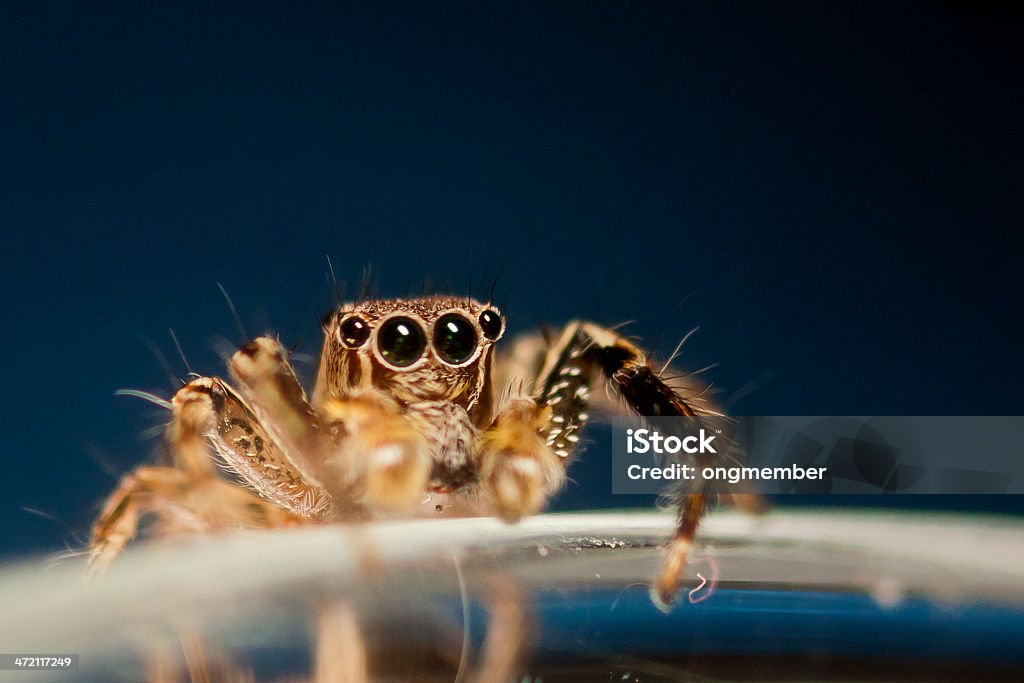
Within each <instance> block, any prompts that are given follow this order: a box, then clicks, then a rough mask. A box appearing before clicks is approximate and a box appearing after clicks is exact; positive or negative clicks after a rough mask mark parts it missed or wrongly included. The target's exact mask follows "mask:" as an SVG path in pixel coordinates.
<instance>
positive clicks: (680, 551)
mask: <svg viewBox="0 0 1024 683" xmlns="http://www.w3.org/2000/svg"><path fill="white" fill-rule="evenodd" d="M539 364H540V370H539V372H538V373H537V375H536V379H535V382H534V396H533V398H532V399H531V401H530V403H531V405H532V406H533V411H534V412H533V415H535V416H537V417H536V420H535V423H539V432H540V436H541V438H542V440H543V445H544V446H545V447H546V449H545V452H546V453H550V454H552V455H553V456H554V458H555V463H556V464H557V466H558V467H557V468H556V467H554V466H553V465H551V464H550V463H548V468H547V470H544V471H543V475H544V476H537V477H535V478H534V482H535V486H537V485H539V484H536V482H541V483H544V482H546V483H547V488H548V489H550V488H551V483H552V482H554V483H555V484H556V485H557V484H559V483H561V481H562V480H563V479H564V468H565V465H566V464H567V463H568V461H569V459H570V457H571V455H572V453H573V451H574V449H575V447H576V444H577V442H578V440H579V436H578V432H579V430H580V429H581V428H582V427H583V426H584V424H585V423H586V421H587V419H588V413H587V408H588V403H589V398H590V390H591V386H592V384H593V383H594V381H596V380H598V379H604V380H607V381H609V382H610V384H611V387H612V388H613V389H614V391H615V393H616V394H617V395H618V396H621V397H622V398H623V399H624V401H625V403H626V404H627V405H628V407H629V408H630V410H631V411H633V412H634V413H636V414H638V415H641V416H679V417H700V416H701V415H714V414H716V413H714V411H712V410H711V409H710V408H709V407H708V406H707V405H705V404H704V402H703V401H702V399H701V392H700V390H698V389H697V388H696V387H679V386H675V387H674V386H671V385H669V384H668V383H667V382H666V381H664V380H662V378H661V376H660V374H661V373H659V372H658V371H656V370H655V369H654V368H653V367H652V365H651V363H650V361H649V359H648V358H647V356H646V355H645V354H644V353H643V351H641V350H640V349H639V348H638V347H637V346H636V345H635V344H633V343H632V342H631V341H629V340H628V339H626V338H625V337H623V336H622V335H620V334H618V333H617V332H615V331H614V330H610V329H608V328H606V327H601V326H599V325H595V324H593V323H588V322H581V321H575V322H572V323H570V324H569V325H567V326H566V327H565V328H564V330H563V332H562V334H561V335H560V336H559V338H558V339H557V340H556V341H555V342H554V343H553V344H551V345H550V346H549V347H548V348H547V351H546V353H545V354H544V356H543V359H542V361H541V362H540V363H539ZM520 412H522V411H520ZM501 419H502V415H499V418H498V420H497V421H496V426H497V427H500V426H501ZM520 422H522V421H520ZM492 429H493V428H492ZM537 461H538V462H545V461H544V459H542V458H538V459H537ZM485 462H486V461H485ZM552 471H554V474H552ZM485 482H486V480H485ZM706 493H707V492H706V491H705V490H704V489H703V488H700V489H698V490H696V491H693V492H692V493H689V494H687V495H684V496H682V497H681V498H680V500H679V503H678V511H679V512H678V518H677V524H676V531H675V534H674V535H673V538H672V540H671V542H670V545H669V549H668V553H667V555H666V558H665V561H664V562H663V564H662V567H661V570H660V571H659V574H658V577H657V580H656V582H655V588H654V590H655V597H656V598H657V600H658V601H659V602H660V603H661V604H662V605H670V604H671V603H672V602H674V600H675V596H676V593H677V592H678V588H679V582H680V578H681V577H682V573H683V571H684V570H685V568H686V560H687V556H688V555H689V552H690V550H691V549H692V547H693V539H694V536H695V534H696V532H697V525H698V524H699V522H700V519H701V517H702V516H703V514H704V510H705V505H706ZM499 498H500V497H499ZM506 516H508V515H506Z"/></svg>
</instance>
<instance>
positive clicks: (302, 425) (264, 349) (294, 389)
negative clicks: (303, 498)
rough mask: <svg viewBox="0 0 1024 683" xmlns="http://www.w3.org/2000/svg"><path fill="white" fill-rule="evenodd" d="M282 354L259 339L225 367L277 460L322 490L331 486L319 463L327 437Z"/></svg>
mask: <svg viewBox="0 0 1024 683" xmlns="http://www.w3.org/2000/svg"><path fill="white" fill-rule="evenodd" d="M287 354H288V352H287V351H286V350H285V349H284V347H283V346H281V342H279V341H278V340H277V339H273V338H271V337H259V338H257V339H254V340H253V341H251V342H249V343H248V344H246V345H245V346H243V347H242V348H241V349H239V350H238V351H237V352H236V353H235V354H234V355H233V356H232V357H231V360H230V362H229V367H230V369H231V374H232V376H233V377H234V378H235V381H236V383H237V385H238V387H239V389H240V390H241V391H242V393H243V394H244V395H245V397H246V399H247V400H248V403H249V405H250V406H251V407H252V410H253V412H254V413H255V414H256V416H257V417H258V418H259V421H260V423H261V424H262V426H263V428H264V429H265V430H267V431H268V432H269V434H270V436H271V438H272V439H273V441H274V444H275V445H276V446H277V448H278V449H279V450H280V453H281V456H282V457H283V458H285V459H287V460H288V462H289V463H291V465H292V466H293V467H294V469H295V470H296V471H297V472H298V473H299V475H300V476H301V477H302V479H303V480H304V481H305V482H306V483H307V484H310V485H312V486H317V487H320V488H324V487H325V486H328V485H329V484H330V482H329V481H327V480H328V479H329V476H328V473H327V472H326V471H325V470H326V465H325V462H324V461H325V458H326V456H327V453H328V451H329V450H330V448H331V442H330V436H329V434H328V433H327V430H326V429H325V425H323V424H322V422H321V420H320V417H319V415H318V414H317V412H316V411H315V410H314V409H313V407H312V406H311V405H310V404H309V401H308V400H307V399H306V393H305V391H303V389H302V385H301V384H299V380H298V379H297V378H296V376H295V371H294V370H292V367H291V365H290V364H289V363H288V360H287ZM332 493H335V494H337V493H339V492H338V491H332Z"/></svg>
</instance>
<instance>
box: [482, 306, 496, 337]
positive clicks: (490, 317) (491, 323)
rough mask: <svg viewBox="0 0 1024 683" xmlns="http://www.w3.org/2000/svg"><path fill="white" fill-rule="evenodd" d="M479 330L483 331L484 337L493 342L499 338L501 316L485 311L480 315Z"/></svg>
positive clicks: (488, 310)
mask: <svg viewBox="0 0 1024 683" xmlns="http://www.w3.org/2000/svg"><path fill="white" fill-rule="evenodd" d="M480 329H482V330H483V331H484V336H485V337H487V338H488V339H490V340H491V341H494V340H495V339H497V338H498V337H500V336H501V316H500V315H498V314H497V313H496V312H495V311H492V310H490V309H487V310H486V311H484V312H483V313H481V314H480Z"/></svg>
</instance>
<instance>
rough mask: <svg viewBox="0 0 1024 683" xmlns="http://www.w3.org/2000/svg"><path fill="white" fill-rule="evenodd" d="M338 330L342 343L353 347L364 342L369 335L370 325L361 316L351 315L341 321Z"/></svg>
mask: <svg viewBox="0 0 1024 683" xmlns="http://www.w3.org/2000/svg"><path fill="white" fill-rule="evenodd" d="M340 332H341V341H342V343H343V344H345V346H348V347H349V348H353V349H354V348H356V347H357V346H362V345H363V344H364V343H366V340H367V339H368V338H369V337H370V326H369V325H367V324H366V321H365V320H363V319H362V318H359V317H357V316H354V315H353V316H350V317H348V318H345V320H344V322H342V323H341V328H340Z"/></svg>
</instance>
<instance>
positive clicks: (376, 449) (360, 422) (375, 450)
mask: <svg viewBox="0 0 1024 683" xmlns="http://www.w3.org/2000/svg"><path fill="white" fill-rule="evenodd" d="M320 413H321V414H322V416H323V419H324V420H325V421H326V422H328V423H329V424H331V425H333V426H334V427H335V428H337V430H338V432H339V436H338V439H337V445H336V447H335V453H334V454H333V455H332V457H331V458H330V459H329V465H330V466H331V467H332V469H333V471H332V472H331V477H332V478H333V479H334V480H335V481H337V482H341V483H342V484H343V485H344V486H345V487H346V488H348V489H349V490H352V491H355V492H356V493H355V495H356V496H357V499H358V500H359V502H360V503H361V504H363V505H365V506H366V507H368V508H369V509H370V510H372V511H374V512H381V513H388V512H399V511H400V512H406V511H409V510H412V509H413V508H415V506H416V505H417V504H418V503H419V502H420V501H421V500H422V499H423V492H424V491H425V490H426V487H427V481H428V479H429V477H430V469H431V460H430V455H429V453H428V451H427V447H426V443H425V441H424V439H423V436H422V435H421V434H420V433H419V432H418V431H417V430H416V429H415V427H414V425H413V423H412V422H411V421H410V420H409V419H408V418H407V417H406V416H405V415H403V414H402V412H401V410H400V408H399V406H398V404H397V403H396V402H395V400H394V398H392V397H391V396H389V395H388V394H386V393H385V392H383V391H378V390H367V391H364V392H362V393H360V394H356V395H355V396H350V397H347V398H328V399H325V400H324V401H323V405H322V406H320Z"/></svg>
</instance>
